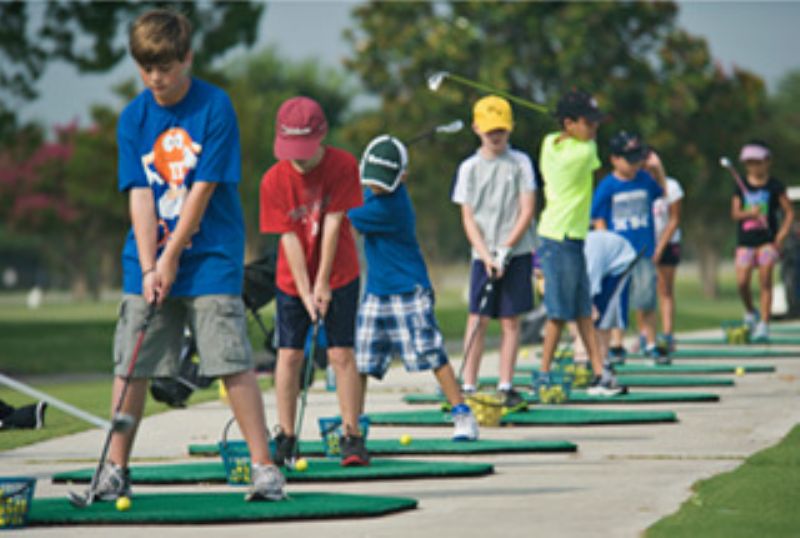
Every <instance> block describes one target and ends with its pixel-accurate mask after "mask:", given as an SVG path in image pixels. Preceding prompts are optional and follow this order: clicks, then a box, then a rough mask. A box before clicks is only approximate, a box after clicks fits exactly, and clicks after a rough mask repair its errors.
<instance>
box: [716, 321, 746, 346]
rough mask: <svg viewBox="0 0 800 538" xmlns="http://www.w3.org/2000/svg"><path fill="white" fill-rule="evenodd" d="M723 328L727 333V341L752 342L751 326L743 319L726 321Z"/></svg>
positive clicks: (735, 342)
mask: <svg viewBox="0 0 800 538" xmlns="http://www.w3.org/2000/svg"><path fill="white" fill-rule="evenodd" d="M722 330H723V332H724V333H725V341H726V342H727V343H729V344H749V343H750V327H749V326H748V325H745V324H744V323H742V322H741V321H724V322H722Z"/></svg>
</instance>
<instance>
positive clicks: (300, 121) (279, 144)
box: [274, 97, 328, 160]
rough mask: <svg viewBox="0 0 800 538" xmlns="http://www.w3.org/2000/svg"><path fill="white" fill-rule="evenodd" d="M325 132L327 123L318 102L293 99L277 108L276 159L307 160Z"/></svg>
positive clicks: (326, 131) (306, 99)
mask: <svg viewBox="0 0 800 538" xmlns="http://www.w3.org/2000/svg"><path fill="white" fill-rule="evenodd" d="M327 133H328V121H327V120H326V119H325V112H323V111H322V107H321V106H319V103H317V102H316V101H314V100H313V99H310V98H308V97H292V98H291V99H288V100H286V101H284V102H283V104H282V105H281V107H280V108H279V109H278V116H277V119H276V121H275V146H274V151H275V157H276V158H277V159H280V160H289V159H291V160H305V159H310V158H311V157H313V156H314V153H315V152H316V151H317V148H319V145H320V142H322V139H323V138H325V135H326V134H327Z"/></svg>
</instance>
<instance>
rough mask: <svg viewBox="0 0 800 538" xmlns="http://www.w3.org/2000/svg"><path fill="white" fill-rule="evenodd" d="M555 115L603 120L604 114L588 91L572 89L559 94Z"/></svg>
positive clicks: (559, 117) (561, 117) (560, 117)
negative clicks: (561, 94)
mask: <svg viewBox="0 0 800 538" xmlns="http://www.w3.org/2000/svg"><path fill="white" fill-rule="evenodd" d="M556 117H558V119H560V120H563V119H564V118H572V119H578V118H586V119H587V120H588V121H603V120H604V119H605V117H606V115H605V114H604V113H603V112H601V111H600V109H599V108H598V107H597V101H596V100H595V98H594V97H592V96H591V95H590V94H589V93H587V92H585V91H582V90H572V91H570V92H567V93H565V94H564V95H563V96H561V99H559V100H558V105H556Z"/></svg>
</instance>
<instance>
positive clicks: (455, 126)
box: [406, 120, 464, 146]
mask: <svg viewBox="0 0 800 538" xmlns="http://www.w3.org/2000/svg"><path fill="white" fill-rule="evenodd" d="M463 128H464V122H463V121H461V120H453V121H451V122H449V123H443V124H441V125H437V126H436V127H432V128H430V129H426V130H425V131H422V132H421V133H418V134H416V135H414V136H412V137H411V138H410V139H409V141H408V142H406V146H413V145H414V144H416V143H417V142H421V141H423V140H426V139H428V138H433V137H434V136H436V135H437V134H454V133H457V132H459V131H460V130H461V129H463Z"/></svg>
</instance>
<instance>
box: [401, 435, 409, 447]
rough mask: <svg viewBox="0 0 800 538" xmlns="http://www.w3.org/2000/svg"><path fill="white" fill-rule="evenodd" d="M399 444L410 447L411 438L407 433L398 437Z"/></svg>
mask: <svg viewBox="0 0 800 538" xmlns="http://www.w3.org/2000/svg"><path fill="white" fill-rule="evenodd" d="M400 444H401V445H410V444H411V436H410V435H408V434H407V433H404V434H403V435H401V436H400Z"/></svg>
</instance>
